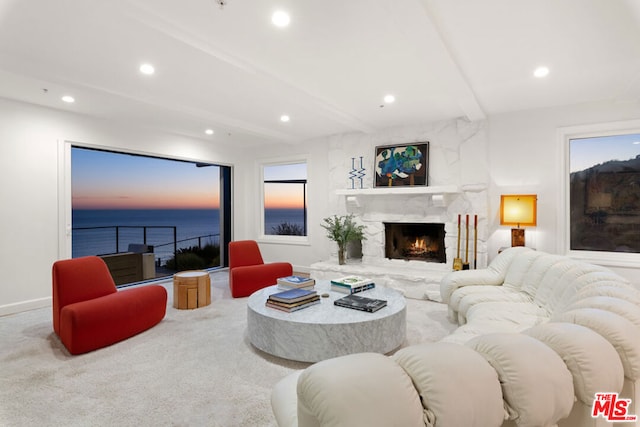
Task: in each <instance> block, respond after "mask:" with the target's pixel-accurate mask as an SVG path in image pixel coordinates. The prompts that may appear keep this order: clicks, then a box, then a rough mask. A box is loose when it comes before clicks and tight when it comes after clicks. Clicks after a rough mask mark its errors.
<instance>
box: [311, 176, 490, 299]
mask: <svg viewBox="0 0 640 427" xmlns="http://www.w3.org/2000/svg"><path fill="white" fill-rule="evenodd" d="M484 193H486V188H484V186H478V185H473V186H465V187H462V188H458V187H456V186H433V187H422V188H395V189H364V190H338V191H337V194H338V195H339V196H342V197H343V198H344V201H345V204H346V205H347V211H348V213H352V214H353V215H354V217H355V219H356V221H357V222H358V223H360V224H363V225H365V226H366V231H365V236H366V239H365V240H363V241H362V250H361V256H360V254H359V253H358V252H359V251H358V250H357V249H356V250H353V249H351V250H350V251H349V255H348V257H347V262H346V264H344V265H338V263H337V251H336V252H335V253H333V254H332V258H331V259H330V260H328V261H323V262H318V263H314V264H312V265H311V277H314V278H316V279H332V278H336V277H340V276H346V275H351V274H354V275H362V276H366V277H369V278H372V279H374V281H375V283H376V285H377V286H386V287H392V288H395V289H398V290H399V291H401V292H402V293H404V294H405V296H407V297H411V298H418V299H432V300H439V283H440V281H441V279H442V277H444V275H445V274H447V273H448V272H450V271H452V269H453V259H454V258H455V257H456V256H457V239H458V222H457V221H458V213H460V214H462V227H461V242H460V246H461V257H462V259H463V261H464V260H465V245H466V241H465V237H466V229H465V215H466V213H467V212H466V211H465V210H458V208H459V207H463V206H467V207H468V205H469V203H468V199H470V198H478V197H482V195H483V194H484ZM473 215H476V213H470V214H469V218H470V220H469V222H470V225H469V262H470V264H471V268H473V246H474V244H473V239H474V229H473ZM385 222H410V223H415V222H418V223H420V222H422V223H443V224H444V229H445V238H444V242H445V252H446V262H445V263H438V262H428V261H422V260H400V259H388V258H386V257H385V241H384V239H385V227H384V223H385ZM485 230H486V216H485V215H482V216H481V215H478V242H477V247H478V254H477V266H478V268H481V267H484V266H486V260H487V257H486V237H485V236H486V233H485Z"/></svg>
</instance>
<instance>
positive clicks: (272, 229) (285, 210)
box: [262, 162, 307, 236]
mask: <svg viewBox="0 0 640 427" xmlns="http://www.w3.org/2000/svg"><path fill="white" fill-rule="evenodd" d="M262 171H263V194H264V200H263V203H264V204H263V206H264V217H263V218H264V221H263V224H264V228H263V234H264V235H266V236H268V235H271V236H275V235H277V236H307V163H306V162H297V163H286V164H270V165H264V166H263V169H262Z"/></svg>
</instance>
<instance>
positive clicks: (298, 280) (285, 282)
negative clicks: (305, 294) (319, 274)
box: [278, 276, 316, 291]
mask: <svg viewBox="0 0 640 427" xmlns="http://www.w3.org/2000/svg"><path fill="white" fill-rule="evenodd" d="M315 285H316V281H315V280H313V279H311V278H310V277H302V276H287V277H280V278H279V279H278V289H282V290H285V291H286V290H287V289H307V290H310V289H313V287H314V286H315Z"/></svg>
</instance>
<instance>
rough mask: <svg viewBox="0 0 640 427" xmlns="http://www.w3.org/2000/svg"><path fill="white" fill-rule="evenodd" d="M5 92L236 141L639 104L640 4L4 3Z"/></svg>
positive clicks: (512, 0) (0, 45)
mask: <svg viewBox="0 0 640 427" xmlns="http://www.w3.org/2000/svg"><path fill="white" fill-rule="evenodd" d="M276 9H285V10H287V11H288V12H289V13H290V15H291V25H290V26H289V27H288V28H285V29H279V28H276V27H275V26H273V25H272V23H271V14H272V13H273V12H274V11H275V10H276ZM142 62H150V63H152V64H153V65H154V66H155V68H156V73H155V75H153V76H144V75H142V74H140V73H139V72H138V67H139V65H140V64H141V63H142ZM538 65H546V66H548V67H549V68H550V70H551V72H550V74H549V76H548V77H546V78H545V79H536V78H534V77H533V74H532V73H533V70H534V68H535V67H537V66H538ZM44 89H47V91H45V90H44ZM387 93H392V94H394V95H395V96H396V102H395V103H393V104H389V105H385V106H384V107H382V106H381V105H382V104H383V101H382V98H383V96H384V95H386V94H387ZM64 94H69V95H72V96H73V97H74V98H75V99H76V102H75V103H74V104H65V103H63V102H61V101H60V97H61V96H62V95H64ZM0 97H5V98H10V99H17V100H22V101H26V102H31V103H34V104H39V105H45V106H49V107H53V108H59V109H63V110H69V111H74V112H78V113H81V114H86V115H90V116H96V117H101V118H106V119H109V120H114V121H118V122H128V123H131V124H135V125H139V126H145V127H150V128H155V129H160V130H163V131H169V132H173V133H177V134H181V135H188V136H192V137H197V138H206V139H210V140H211V141H212V143H222V144H242V145H244V146H253V145H257V144H269V143H274V142H285V143H300V142H302V141H305V140H308V139H311V138H315V137H320V136H324V135H331V134H336V133H343V132H354V131H361V132H376V131H378V130H380V129H383V128H387V127H392V126H400V125H407V124H418V123H422V122H433V121H438V120H443V119H449V118H453V117H467V118H469V119H471V120H478V119H482V118H485V117H487V116H490V115H492V114H496V113H502V112H508V111H516V110H524V109H531V108H541V107H551V106H559V105H569V104H576V103H587V102H600V101H609V102H634V103H637V102H639V100H640V0H227V5H226V6H224V8H221V7H220V6H219V5H218V4H217V2H216V0H181V1H176V0H109V1H105V0H0ZM282 114H288V115H289V116H290V117H291V121H290V122H289V123H282V122H280V120H279V117H280V116H281V115H282ZM206 128H212V129H214V130H215V132H216V133H215V134H214V135H213V136H207V135H205V134H204V130H205V129H206Z"/></svg>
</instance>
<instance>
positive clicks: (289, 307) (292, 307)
mask: <svg viewBox="0 0 640 427" xmlns="http://www.w3.org/2000/svg"><path fill="white" fill-rule="evenodd" d="M316 304H320V296H318V295H316V296H315V297H313V298H311V299H307V300H304V301H298V302H294V303H291V304H286V303H282V302H277V301H272V300H270V299H269V300H267V302H266V303H265V305H266V306H267V307H271V308H275V309H277V310H281V311H285V312H287V313H291V312H294V311H298V310H302V309H303V308H307V307H311V306H312V305H316Z"/></svg>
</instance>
